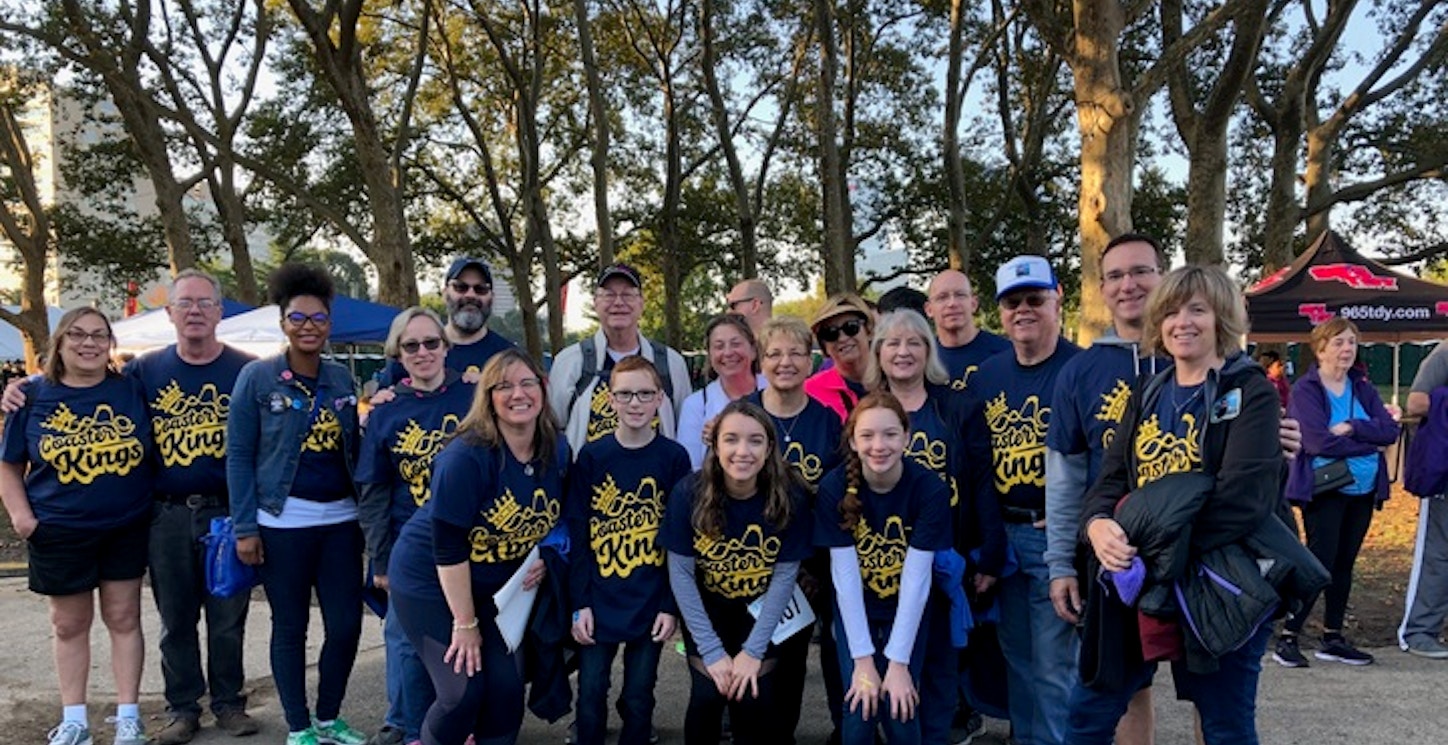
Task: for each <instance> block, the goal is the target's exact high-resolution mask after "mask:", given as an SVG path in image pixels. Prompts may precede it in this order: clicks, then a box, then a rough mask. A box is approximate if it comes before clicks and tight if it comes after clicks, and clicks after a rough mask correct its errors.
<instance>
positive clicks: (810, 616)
mask: <svg viewBox="0 0 1448 745" xmlns="http://www.w3.org/2000/svg"><path fill="white" fill-rule="evenodd" d="M763 609H764V596H763V595H760V596H759V597H757V598H755V599H754V602H752V603H750V604H749V615H751V616H754V617H755V618H759V612H760V611H761V610H763ZM814 622H815V614H814V608H811V607H809V598H806V597H805V596H804V590H802V589H800V587H799V585H795V586H794V595H793V596H792V597H790V599H789V605H786V606H784V613H782V614H780V616H779V625H778V626H775V627H774V634H773V635H771V636H770V637H769V641H771V642H773V643H774V644H775V645H780V644H783V643H784V640H786V639H788V638H790V637H791V636H794V635H795V634H798V633H799V632H801V631H803V630H804V629H807V628H809V625H810V624H812V623H814Z"/></svg>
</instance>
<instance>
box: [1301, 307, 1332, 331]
mask: <svg viewBox="0 0 1448 745" xmlns="http://www.w3.org/2000/svg"><path fill="white" fill-rule="evenodd" d="M1297 315H1299V316H1307V320H1308V321H1311V322H1312V325H1313V326H1316V325H1318V324H1320V323H1323V322H1325V321H1327V320H1328V319H1330V318H1332V317H1333V316H1335V315H1337V314H1336V313H1333V312H1332V311H1330V310H1328V309H1327V304H1326V303H1302V304H1301V305H1298V306H1297Z"/></svg>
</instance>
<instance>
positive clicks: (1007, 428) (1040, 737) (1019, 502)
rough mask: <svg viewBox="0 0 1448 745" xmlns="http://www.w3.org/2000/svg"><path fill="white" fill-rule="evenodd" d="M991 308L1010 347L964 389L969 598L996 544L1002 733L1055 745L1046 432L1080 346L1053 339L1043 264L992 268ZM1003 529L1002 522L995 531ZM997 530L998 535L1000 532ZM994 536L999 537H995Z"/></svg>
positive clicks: (1055, 624)
mask: <svg viewBox="0 0 1448 745" xmlns="http://www.w3.org/2000/svg"><path fill="white" fill-rule="evenodd" d="M996 302H997V304H998V305H999V306H1000V313H1001V325H1002V326H1003V327H1004V328H1005V333H1006V338H1008V339H1009V340H1010V342H1011V350H1010V352H1008V353H1002V354H998V355H995V356H993V357H990V358H988V359H986V360H985V361H984V362H982V363H980V368H979V369H978V370H976V372H975V374H974V375H972V376H971V377H970V383H969V385H968V386H967V387H966V396H967V399H968V410H969V411H970V416H969V418H968V419H967V424H966V435H965V442H966V443H967V448H969V450H968V452H967V458H968V463H969V465H968V466H967V470H966V473H968V474H970V475H971V477H970V478H968V479H967V480H966V482H965V483H966V484H967V487H968V490H969V492H970V498H971V499H972V500H973V504H975V505H976V506H977V510H976V514H978V515H989V513H990V512H991V510H990V508H991V507H992V506H994V507H996V508H997V509H998V510H999V518H1000V520H999V522H998V523H994V524H990V523H993V522H994V521H993V520H990V519H979V520H978V522H980V523H983V524H981V525H977V526H971V527H972V528H973V529H974V530H976V531H977V532H978V533H979V535H976V536H972V537H971V538H973V539H974V540H969V539H968V540H967V544H969V545H979V546H981V548H982V551H981V560H980V562H979V564H978V566H976V567H973V568H972V573H973V575H974V579H973V584H974V589H975V591H976V592H977V593H981V592H986V591H988V590H989V589H990V588H991V586H992V585H993V584H994V583H995V579H996V578H997V577H999V576H1000V571H1001V567H1002V564H1003V562H1004V553H1005V552H1004V545H1005V544H1006V543H1009V545H1010V546H1011V547H1012V548H1013V549H1014V550H1015V554H1016V558H1017V561H1018V562H1019V565H1020V569H1019V571H1017V572H1016V573H1015V574H1012V575H1011V576H1009V577H1005V578H1003V579H1001V581H1000V586H999V588H998V589H999V592H1000V607H1001V622H1000V625H999V627H998V633H999V637H1000V645H1001V651H1002V652H1003V653H1004V655H1005V659H1006V681H1007V688H1008V691H1009V694H1010V696H1009V698H1010V719H1011V731H1012V733H1013V736H1014V738H1015V741H1016V742H1018V743H1021V745H1059V743H1060V742H1061V741H1062V738H1063V737H1064V735H1065V724H1066V713H1067V708H1066V704H1067V700H1068V698H1069V696H1070V692H1071V686H1072V683H1073V682H1074V680H1075V677H1076V656H1077V642H1076V635H1075V633H1074V631H1073V630H1072V628H1071V626H1070V625H1069V624H1067V623H1065V622H1064V621H1062V620H1061V619H1060V618H1058V617H1057V616H1056V612H1055V610H1054V608H1053V607H1052V605H1051V598H1050V576H1049V573H1048V571H1047V567H1046V562H1045V558H1044V555H1045V551H1046V428H1047V425H1048V424H1049V423H1050V421H1051V408H1050V407H1051V397H1052V394H1053V393H1054V391H1055V385H1056V376H1057V374H1058V373H1059V372H1060V370H1061V368H1062V367H1063V366H1064V365H1065V364H1066V361H1067V360H1069V359H1070V358H1071V357H1073V356H1074V355H1075V354H1077V353H1078V352H1080V351H1081V350H1080V348H1079V347H1077V346H1076V345H1074V344H1072V343H1071V342H1069V341H1067V340H1065V339H1063V338H1061V293H1060V289H1059V287H1058V286H1057V282H1056V275H1055V272H1053V271H1052V270H1051V265H1050V263H1049V262H1047V261H1046V259H1045V258H1043V257H1040V256H1030V255H1027V256H1017V257H1016V258H1014V259H1011V260H1010V261H1008V262H1006V263H1005V264H1004V265H1002V266H1001V267H1000V269H998V270H997V271H996ZM1002 524H1003V525H1002ZM1002 532H1003V533H1004V536H1002V535H1001V533H1002ZM1002 538H1003V539H1004V540H1002Z"/></svg>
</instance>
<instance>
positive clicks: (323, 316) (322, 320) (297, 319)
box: [286, 310, 332, 328]
mask: <svg viewBox="0 0 1448 745" xmlns="http://www.w3.org/2000/svg"><path fill="white" fill-rule="evenodd" d="M286 318H287V323H290V324H291V325H293V326H296V327H297V328H301V327H302V326H305V325H306V324H307V321H311V322H312V325H313V326H326V325H327V324H329V323H331V322H332V315H331V314H330V313H327V312H326V311H320V310H319V311H317V312H316V313H303V312H301V311H299V310H294V311H292V312H291V313H288V314H287V316H286Z"/></svg>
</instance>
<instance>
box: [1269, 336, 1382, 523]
mask: <svg viewBox="0 0 1448 745" xmlns="http://www.w3.org/2000/svg"><path fill="white" fill-rule="evenodd" d="M1347 379H1348V382H1349V383H1350V384H1351V385H1352V392H1353V397H1354V398H1356V399H1357V401H1358V403H1359V404H1361V405H1362V407H1363V411H1365V412H1367V415H1368V418H1367V419H1353V420H1351V421H1352V434H1351V435H1348V436H1342V435H1334V434H1332V433H1330V432H1328V431H1327V428H1328V417H1329V415H1330V414H1331V413H1332V407H1331V405H1330V404H1329V403H1328V400H1327V389H1326V388H1324V387H1323V385H1322V376H1321V375H1319V374H1318V370H1317V366H1316V365H1313V367H1312V369H1311V370H1309V371H1308V372H1307V374H1306V375H1303V376H1302V377H1300V378H1298V379H1297V382H1296V383H1294V384H1293V385H1292V399H1291V401H1290V402H1289V403H1288V404H1287V416H1289V417H1292V418H1294V419H1296V420H1297V421H1298V422H1299V423H1300V424H1301V425H1302V452H1300V453H1298V454H1297V457H1296V458H1293V459H1292V465H1291V469H1290V471H1289V473H1288V476H1287V491H1286V496H1287V498H1288V499H1289V500H1291V501H1293V502H1302V503H1306V502H1311V501H1312V459H1313V458H1315V457H1318V456H1321V457H1323V458H1346V457H1349V456H1353V455H1370V454H1373V453H1376V454H1377V456H1378V477H1377V487H1376V489H1375V490H1374V491H1375V494H1374V497H1376V499H1377V502H1378V503H1379V504H1381V503H1382V502H1383V501H1385V500H1386V499H1387V498H1388V461H1387V459H1386V458H1385V457H1383V452H1382V450H1381V449H1380V448H1382V447H1386V446H1388V445H1391V444H1393V443H1394V442H1396V441H1397V439H1398V423H1397V422H1395V421H1393V417H1392V415H1390V414H1388V410H1387V409H1386V408H1384V406H1383V399H1382V398H1381V397H1379V396H1378V389H1376V388H1374V387H1373V384H1372V383H1371V382H1369V381H1368V379H1367V377H1366V376H1364V375H1363V374H1362V373H1361V372H1359V371H1358V370H1357V369H1355V368H1354V369H1349V370H1348V371H1347Z"/></svg>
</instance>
